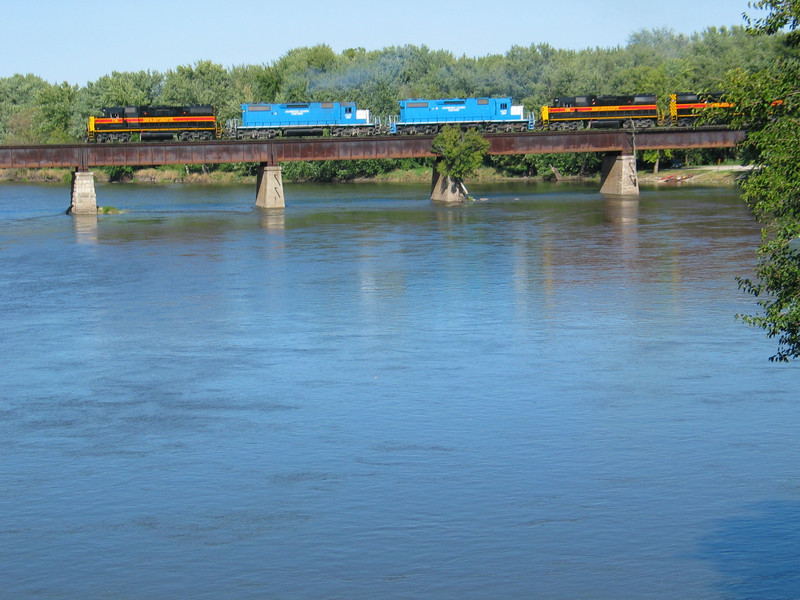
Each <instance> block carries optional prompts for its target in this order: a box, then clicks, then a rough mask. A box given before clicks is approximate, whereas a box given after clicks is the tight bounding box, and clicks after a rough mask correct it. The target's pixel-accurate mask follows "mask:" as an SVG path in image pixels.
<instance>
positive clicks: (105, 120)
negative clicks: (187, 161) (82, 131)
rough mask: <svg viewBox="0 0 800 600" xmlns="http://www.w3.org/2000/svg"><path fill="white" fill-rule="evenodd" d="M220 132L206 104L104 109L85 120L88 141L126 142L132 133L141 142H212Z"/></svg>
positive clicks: (213, 111) (212, 111)
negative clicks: (86, 122)
mask: <svg viewBox="0 0 800 600" xmlns="http://www.w3.org/2000/svg"><path fill="white" fill-rule="evenodd" d="M221 133H222V131H221V128H220V127H219V124H218V122H217V115H216V111H215V109H214V107H213V106H210V105H194V106H117V107H112V108H104V109H103V116H102V117H89V125H88V127H87V129H86V140H87V141H88V142H100V143H102V142H129V141H131V138H132V136H133V135H134V134H136V135H138V136H139V139H140V140H142V141H149V140H152V141H155V140H172V139H174V138H176V137H177V138H178V139H179V140H183V141H189V140H213V139H218V138H219V137H220V135H221Z"/></svg>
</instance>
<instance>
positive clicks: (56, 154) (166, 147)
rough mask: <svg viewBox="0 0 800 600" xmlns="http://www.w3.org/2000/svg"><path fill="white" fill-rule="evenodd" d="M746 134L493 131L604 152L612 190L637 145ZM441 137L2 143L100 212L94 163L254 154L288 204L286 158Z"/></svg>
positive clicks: (12, 163) (370, 153)
mask: <svg viewBox="0 0 800 600" xmlns="http://www.w3.org/2000/svg"><path fill="white" fill-rule="evenodd" d="M744 136H745V132H744V131H739V130H730V129H725V128H719V127H706V128H697V129H676V128H663V129H648V130H641V131H634V130H627V129H616V130H608V129H606V130H602V129H601V130H584V131H568V132H536V133H516V134H486V135H485V137H486V138H487V139H488V140H489V143H490V146H489V154H494V155H498V154H544V153H558V152H604V153H605V157H604V159H603V169H602V182H601V189H600V191H601V193H603V194H609V195H635V194H638V193H639V184H638V180H637V176H636V160H635V153H636V150H656V149H667V148H671V149H678V148H680V149H686V148H729V147H733V146H735V145H736V144H737V143H739V142H740V141H742V140H743V139H744ZM434 137H435V136H430V135H429V136H393V137H362V138H333V137H329V138H281V139H273V140H264V141H212V142H163V143H127V144H67V145H46V146H0V168H2V169H9V168H41V167H61V168H71V169H74V175H73V184H72V202H71V206H70V212H74V213H76V214H80V213H88V214H91V213H96V212H97V201H96V193H95V186H94V175H93V174H92V172H91V171H90V169H91V168H93V167H105V166H158V165H168V164H217V163H232V162H252V163H258V164H259V169H258V183H257V190H256V205H257V206H260V207H264V208H280V207H284V206H285V201H284V195H283V182H282V177H281V167H280V163H282V162H289V161H313V160H356V159H380V158H422V157H435V156H436V155H435V154H434V153H433V152H432V151H431V144H432V142H433V139H434ZM437 175H438V174H437V173H436V171H435V169H434V174H433V176H434V181H433V186H432V193H431V198H432V199H434V200H437V199H445V198H446V197H447V195H446V194H445V195H444V196H441V195H438V191H440V190H442V189H444V188H445V187H447V184H448V183H449V182H447V181H444V182H442V181H439V180H437Z"/></svg>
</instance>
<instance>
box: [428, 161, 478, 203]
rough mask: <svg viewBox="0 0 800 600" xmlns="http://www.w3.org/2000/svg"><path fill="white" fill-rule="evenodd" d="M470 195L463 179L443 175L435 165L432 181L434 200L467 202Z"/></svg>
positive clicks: (432, 197)
mask: <svg viewBox="0 0 800 600" xmlns="http://www.w3.org/2000/svg"><path fill="white" fill-rule="evenodd" d="M468 197H469V192H467V187H466V186H465V185H464V182H463V181H461V180H459V179H453V178H452V177H447V176H446V175H442V174H441V173H439V171H438V170H437V169H436V165H434V167H433V181H432V183H431V201H432V202H466V201H467V198H468Z"/></svg>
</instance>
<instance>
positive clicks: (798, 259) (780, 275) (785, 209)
mask: <svg viewBox="0 0 800 600" xmlns="http://www.w3.org/2000/svg"><path fill="white" fill-rule="evenodd" d="M751 6H753V7H756V8H766V9H769V10H771V11H772V12H771V13H770V14H769V15H768V16H767V17H765V18H764V19H760V20H758V21H756V22H755V23H754V24H752V31H753V33H755V34H757V35H760V36H762V37H763V36H764V35H774V34H776V32H777V31H778V30H779V29H780V28H781V27H783V26H788V27H790V28H791V29H792V30H793V29H794V28H795V27H797V24H798V18H799V17H800V0H763V1H761V2H754V3H752V4H751ZM783 41H784V42H785V43H784V46H783V48H782V53H781V55H780V56H778V57H777V58H776V60H775V61H774V62H773V64H772V65H771V66H769V67H768V68H765V69H762V70H759V71H755V72H748V71H746V70H744V69H741V68H740V69H736V70H734V71H732V72H731V73H730V76H729V77H728V80H727V82H726V83H727V85H728V89H729V90H730V92H729V93H728V95H727V100H728V101H730V102H732V103H733V104H734V105H735V106H736V110H735V114H734V115H733V116H732V117H731V118H732V124H733V125H734V126H746V127H747V130H748V135H747V139H746V140H745V142H744V153H745V157H746V158H747V159H748V160H749V161H750V162H752V163H753V164H755V165H756V166H757V170H755V171H754V173H753V174H752V175H751V177H749V178H748V179H747V181H746V182H745V183H744V184H743V186H742V189H743V197H744V199H745V200H746V202H747V203H748V205H749V206H750V207H751V209H752V210H753V213H754V214H755V216H756V217H757V218H758V220H759V221H760V222H761V224H762V243H761V246H760V247H759V250H758V256H759V261H758V265H757V267H756V279H755V280H754V281H753V280H750V279H745V278H742V279H740V280H739V283H740V286H741V287H742V288H743V289H744V290H745V291H746V292H748V293H750V294H752V295H753V296H754V297H756V298H758V305H759V306H760V307H761V308H762V309H763V311H764V312H763V314H757V315H744V316H740V318H741V319H742V320H743V321H744V322H745V323H748V324H750V325H754V326H757V327H760V328H762V329H764V330H765V331H766V332H767V336H768V337H770V338H773V337H777V339H778V350H777V352H776V354H775V355H774V356H772V357H771V359H770V360H773V361H781V362H786V361H789V360H790V359H795V358H798V357H800V248H798V241H797V240H798V236H800V52H798V48H797V38H796V37H795V36H784V37H783Z"/></svg>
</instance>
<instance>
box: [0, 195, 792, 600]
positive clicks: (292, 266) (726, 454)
mask: <svg viewBox="0 0 800 600" xmlns="http://www.w3.org/2000/svg"><path fill="white" fill-rule="evenodd" d="M427 187H428V186H426V185H367V184H364V185H349V186H348V185H331V186H313V185H292V184H287V185H286V196H287V203H288V206H287V207H286V209H285V210H261V209H257V208H255V207H254V206H252V202H253V194H252V189H250V188H247V187H244V186H242V187H230V188H203V187H194V188H192V187H188V186H187V187H183V186H163V187H158V186H154V187H147V186H118V185H100V186H98V201H99V202H101V203H102V204H103V205H106V206H115V207H117V208H119V209H120V210H122V211H123V213H122V214H119V215H99V216H97V217H94V216H92V217H89V218H84V217H80V218H79V217H74V216H73V217H68V216H65V215H63V210H64V207H65V205H66V200H65V198H66V197H67V194H68V192H66V191H65V190H63V189H61V188H59V187H57V186H52V187H50V186H15V185H3V186H0V269H1V270H0V305H2V306H3V319H2V320H1V321H0V338H2V340H3V341H2V344H1V345H0V361H2V364H4V365H6V369H5V370H4V377H3V378H0V416H1V417H2V419H0V439H2V440H3V445H2V461H0V539H2V540H3V544H0V564H2V565H3V573H4V576H3V587H2V589H3V592H2V593H0V596H3V595H5V596H7V597H9V598H17V597H19V598H27V597H45V598H47V597H50V598H66V597H70V598H91V597H114V598H143V597H147V598H168V597H169V598H171V597H192V598H195V597H198V598H202V597H208V598H233V599H239V598H264V597H267V598H298V597H300V598H306V597H312V598H451V597H458V598H487V597H500V598H554V599H559V598H565V599H566V598H569V599H572V598H601V599H603V598H609V599H612V598H613V599H616V598H651V597H652V598H661V599H672V598H674V599H681V600H683V599H684V598H710V599H714V598H717V599H745V598H775V599H777V598H792V597H795V596H797V595H798V580H797V573H798V571H797V568H796V558H797V552H793V551H792V548H791V542H792V540H793V539H794V538H796V533H797V532H796V529H797V510H796V508H797V506H798V503H800V492H799V491H798V486H797V485H796V481H797V480H798V478H799V477H800V467H798V464H800V463H798V461H797V455H798V452H799V451H800V418H798V417H800V405H799V404H798V403H797V400H796V382H797V375H798V369H797V366H796V365H788V366H786V365H773V364H771V363H769V362H768V361H767V358H768V356H769V355H770V354H771V353H772V352H773V351H774V348H773V343H772V342H771V341H770V340H767V339H765V338H764V336H763V335H762V334H761V333H760V332H758V331H755V330H752V329H748V328H747V327H745V326H743V325H742V324H741V323H737V322H736V321H735V319H734V315H735V314H736V313H740V312H752V311H753V310H754V306H753V305H752V299H750V298H748V297H746V296H744V295H743V294H742V293H741V292H740V291H739V290H738V289H737V286H736V277H737V276H748V275H750V274H751V273H752V268H753V264H754V261H755V260H756V255H755V247H756V245H757V244H758V242H759V230H758V227H757V225H756V223H754V222H753V220H752V218H751V216H750V214H749V212H748V210H747V208H746V207H745V206H744V205H743V203H742V202H741V201H740V200H739V198H738V196H737V194H736V192H735V190H720V189H703V188H686V187H685V188H679V189H672V190H648V189H646V188H645V189H643V190H642V193H641V195H640V197H639V198H638V199H614V198H603V197H602V196H601V195H600V194H598V193H597V192H596V190H595V189H593V188H591V187H585V186H579V185H572V184H564V185H557V186H556V185H544V184H536V185H517V184H503V185H495V184H492V185H487V184H475V185H472V186H470V191H471V193H472V194H473V195H474V196H475V197H479V198H485V199H486V200H485V201H481V202H475V203H470V204H466V205H460V206H452V207H447V206H440V205H433V204H431V203H430V201H429V200H428V196H427Z"/></svg>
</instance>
